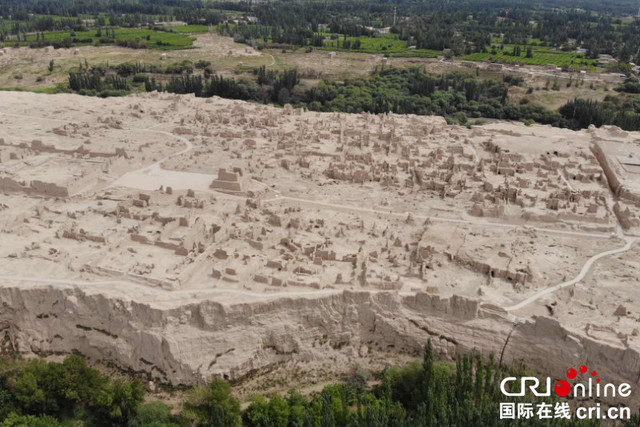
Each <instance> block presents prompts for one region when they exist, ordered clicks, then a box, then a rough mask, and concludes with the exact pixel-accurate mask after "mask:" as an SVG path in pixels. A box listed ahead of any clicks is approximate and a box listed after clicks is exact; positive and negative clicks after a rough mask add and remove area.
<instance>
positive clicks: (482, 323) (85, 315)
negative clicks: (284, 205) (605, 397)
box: [0, 287, 640, 403]
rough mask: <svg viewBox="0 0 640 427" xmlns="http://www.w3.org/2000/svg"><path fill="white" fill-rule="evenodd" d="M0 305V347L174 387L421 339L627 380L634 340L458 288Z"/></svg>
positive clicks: (12, 293)
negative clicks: (237, 299)
mask: <svg viewBox="0 0 640 427" xmlns="http://www.w3.org/2000/svg"><path fill="white" fill-rule="evenodd" d="M0 307H1V308H0V330H1V331H2V334H3V340H2V342H3V345H2V350H3V351H4V352H5V353H13V354H16V353H17V354H22V355H39V356H48V355H52V354H68V353H70V352H73V351H77V352H80V353H82V354H84V355H85V356H87V357H88V358H90V359H91V360H94V361H102V362H105V361H108V362H111V363H114V364H116V365H117V366H120V367H122V368H125V369H131V370H134V371H138V372H140V373H145V374H147V375H148V376H149V378H153V379H155V380H156V381H162V382H171V383H173V384H181V383H182V384H189V383H195V382H200V381H206V380H209V379H211V378H214V377H223V378H226V379H237V378H240V377H242V376H244V375H246V374H249V373H252V372H254V371H256V370H260V369H264V368H268V367H271V366H273V365H276V364H280V363H286V362H290V361H292V362H293V361H295V362H301V363H305V362H309V363H313V362H322V361H329V360H330V361H333V362H334V363H333V364H332V366H343V369H349V368H350V367H352V366H353V365H354V364H355V363H357V362H358V361H359V360H362V359H364V358H366V357H367V355H368V354H371V352H372V351H373V352H375V351H376V350H384V351H390V350H391V351H397V352H401V353H405V354H413V355H416V356H418V355H419V354H420V353H421V351H422V349H423V346H424V344H425V342H426V340H427V339H428V338H431V339H432V342H433V344H434V347H435V350H436V352H437V353H438V354H439V356H440V357H442V358H445V359H454V358H455V357H456V355H458V354H461V353H466V352H469V351H472V350H475V351H478V352H481V353H482V354H485V355H488V354H489V353H493V354H495V355H496V356H497V357H500V355H502V357H503V361H504V362H505V363H511V364H524V365H526V366H528V367H531V368H533V369H536V370H537V371H538V372H539V373H540V374H541V375H545V374H546V375H550V376H552V377H554V378H562V377H563V376H564V373H565V371H566V369H568V368H570V367H575V366H579V365H580V364H583V363H587V362H588V364H589V365H590V366H594V367H597V368H598V372H600V373H601V374H600V377H602V378H606V380H607V381H611V382H614V383H619V382H628V383H631V384H632V385H633V386H634V387H635V386H636V385H637V381H638V372H639V371H640V354H639V353H638V352H637V351H636V350H634V349H630V348H622V347H615V346H613V345H611V344H608V343H602V342H598V341H595V340H593V339H592V338H589V337H586V336H585V335H583V334H581V333H579V332H575V331H570V330H568V329H566V328H565V327H563V326H561V325H560V324H559V323H558V322H557V321H556V320H555V319H551V318H546V317H540V318H537V319H535V320H532V321H526V322H522V323H518V324H516V326H513V323H512V321H511V320H509V319H508V318H507V316H506V314H505V313H504V312H502V311H500V310H499V309H497V308H495V307H491V306H487V305H480V303H479V302H477V301H475V300H471V299H467V298H462V297H457V296H453V297H451V298H443V297H440V296H438V295H431V294H425V293H417V294H415V295H401V294H399V293H397V292H377V293H369V292H349V291H345V292H342V293H336V294H332V295H328V296H327V295H324V296H313V297H282V298H278V299H270V300H262V301H258V302H248V303H235V304H232V305H227V304H221V303H218V302H215V301H211V300H203V301H200V302H189V303H184V304H181V303H172V305H171V307H167V306H166V303H165V305H164V306H163V305H161V304H156V303H139V302H136V301H132V300H130V299H123V298H114V297H108V296H105V295H103V294H100V293H96V292H95V291H93V290H91V291H87V292H85V291H84V290H82V289H80V288H77V287H76V288H71V287H64V288H62V287H38V288H19V287H2V288H0ZM505 344H506V345H505ZM335 362H342V363H335ZM337 369H340V368H337ZM632 397H634V398H635V399H637V398H638V396H637V394H636V396H634V395H632ZM636 403H637V402H636Z"/></svg>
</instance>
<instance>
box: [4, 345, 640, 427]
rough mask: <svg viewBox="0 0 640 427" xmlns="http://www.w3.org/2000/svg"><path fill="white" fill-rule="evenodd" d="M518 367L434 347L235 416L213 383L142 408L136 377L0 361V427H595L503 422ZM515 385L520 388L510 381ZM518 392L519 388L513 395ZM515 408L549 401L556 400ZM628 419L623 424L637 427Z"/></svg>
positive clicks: (556, 421)
mask: <svg viewBox="0 0 640 427" xmlns="http://www.w3.org/2000/svg"><path fill="white" fill-rule="evenodd" d="M522 374H524V371H522V370H514V369H505V368H503V367H501V366H499V365H498V364H497V363H496V362H495V361H494V359H493V358H489V360H488V361H483V360H482V359H481V358H480V356H478V355H473V354H469V355H466V356H463V357H461V358H460V359H459V360H458V362H457V363H456V364H453V363H450V362H438V361H436V360H435V359H434V354H433V349H432V347H431V343H430V342H429V343H427V345H426V346H425V353H424V357H423V359H422V360H416V361H414V362H411V363H409V364H407V365H406V366H404V367H391V368H389V369H387V370H385V371H384V372H382V373H381V374H380V377H379V380H378V381H375V382H370V381H369V380H370V379H369V378H368V375H367V374H366V373H363V372H361V371H356V372H355V373H354V374H353V375H351V376H350V377H348V378H346V379H345V381H344V382H342V383H337V384H332V385H328V386H326V387H325V388H324V389H323V390H322V391H321V392H317V393H313V394H311V395H310V396H304V395H302V394H300V393H298V392H297V391H295V390H291V391H289V392H288V393H287V394H286V396H282V395H281V394H278V393H274V394H270V395H267V396H265V395H256V396H254V397H253V399H252V400H251V403H250V405H249V406H248V407H247V408H246V409H245V410H244V411H241V409H240V404H239V402H238V401H237V400H236V399H235V398H234V397H233V396H232V387H231V386H230V385H229V384H228V383H226V382H224V381H222V380H214V381H212V382H211V383H210V384H208V385H199V386H194V387H192V388H191V389H190V390H188V391H187V393H186V395H185V397H184V403H183V405H182V409H181V410H180V412H176V411H172V408H171V407H170V406H168V405H166V404H164V403H161V402H150V403H144V397H145V394H146V391H145V389H144V388H143V387H142V385H141V383H140V382H139V381H137V380H128V379H124V378H109V377H107V376H105V375H103V374H101V373H100V372H98V371H96V370H95V369H92V368H89V367H88V366H87V364H86V362H85V361H84V359H83V358H82V357H80V356H69V357H67V359H65V360H64V362H62V363H54V362H44V361H42V360H32V361H29V362H25V361H21V360H10V359H3V360H1V361H0V426H3V427H9V426H12V427H14V426H15V427H18V426H20V427H24V426H26V427H41V426H42V427H45V426H47V427H50V426H53V427H56V426H77V427H81V426H105V427H106V426H130V427H143V426H144V427H187V426H190V427H196V426H198V427H199V426H202V427H204V426H207V427H234V426H236V427H241V426H243V425H244V426H248V427H271V426H277V427H333V426H336V427H387V426H396V427H409V426H411V427H432V426H433V427H436V426H437V427H440V426H461V427H462V426H464V427H468V426H499V425H514V426H554V427H555V426H558V427H560V426H597V425H599V424H598V422H597V421H576V420H567V419H562V418H552V419H539V418H537V417H533V418H530V419H528V420H526V419H520V420H508V421H502V420H500V416H499V405H498V402H505V401H507V400H506V398H505V397H504V396H503V395H502V393H501V392H500V389H499V384H500V381H501V380H502V378H504V377H505V376H507V375H515V376H518V375H522ZM514 384H516V383H515V382H514ZM512 391H515V390H512ZM513 402H520V403H526V402H528V403H541V402H545V403H547V404H554V400H553V398H545V400H540V401H535V400H530V398H529V397H521V398H516V400H513ZM638 422H639V420H638V419H637V417H634V419H633V420H631V421H629V422H627V423H626V424H625V425H627V426H630V427H631V426H637V425H639V424H638Z"/></svg>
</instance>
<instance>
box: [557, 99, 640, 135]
mask: <svg viewBox="0 0 640 427" xmlns="http://www.w3.org/2000/svg"><path fill="white" fill-rule="evenodd" d="M560 114H562V116H563V117H565V118H566V119H567V120H569V121H570V123H571V125H572V126H573V127H579V128H585V127H588V126H589V125H591V124H593V125H595V126H602V125H615V126H619V127H620V128H622V129H625V130H640V97H638V96H634V97H623V96H619V97H615V96H611V95H609V96H607V97H605V99H604V101H602V102H599V101H592V100H588V99H579V98H578V99H574V100H572V101H569V102H568V103H567V104H565V105H564V106H562V107H561V108H560Z"/></svg>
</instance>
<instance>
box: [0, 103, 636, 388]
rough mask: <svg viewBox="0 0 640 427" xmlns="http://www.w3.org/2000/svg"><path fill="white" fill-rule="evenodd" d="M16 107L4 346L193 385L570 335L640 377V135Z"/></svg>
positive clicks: (4, 112) (535, 352)
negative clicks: (423, 349) (427, 345)
mask: <svg viewBox="0 0 640 427" xmlns="http://www.w3.org/2000/svg"><path fill="white" fill-rule="evenodd" d="M0 96H1V99H2V102H0V190H1V191H2V193H1V196H0V226H1V229H0V233H1V234H0V236H1V237H0V238H1V239H2V242H3V244H2V245H0V266H1V269H0V283H1V284H2V287H1V288H0V301H2V303H3V311H2V312H1V313H0V320H2V322H4V323H3V325H6V327H5V328H4V329H3V331H4V333H5V336H7V337H9V339H7V340H5V341H4V344H3V345H4V347H5V349H7V348H9V347H11V349H12V350H14V351H19V352H22V353H34V354H44V355H50V354H58V353H64V352H70V351H73V350H78V351H81V352H83V353H85V354H87V355H89V356H93V357H94V358H100V357H101V358H105V359H110V360H113V361H116V363H118V364H120V365H122V366H126V367H129V368H132V369H134V370H138V371H144V372H147V373H149V375H150V376H151V377H153V378H157V379H159V380H162V381H172V382H189V381H195V380H198V379H202V378H211V377H215V376H225V377H229V378H237V377H240V376H242V375H244V374H246V373H248V372H251V371H253V370H256V369H261V368H264V367H267V366H270V365H274V364H278V363H289V362H304V363H309V364H313V363H327V361H333V362H335V361H346V362H347V363H349V362H351V361H353V360H356V359H366V358H372V357H374V356H373V354H374V352H373V351H372V350H374V349H376V348H378V349H379V350H380V351H397V352H400V353H402V352H405V353H411V352H416V351H418V350H419V349H420V346H421V345H422V344H423V343H424V340H425V339H426V338H428V337H432V338H434V339H435V340H436V341H437V345H436V350H437V351H438V352H439V353H440V355H442V356H444V357H453V356H454V355H455V354H457V353H458V352H460V351H463V350H473V349H476V350H479V351H481V352H493V353H496V354H497V353H500V352H501V351H502V352H503V354H504V355H505V357H507V358H508V359H509V360H512V361H526V362H527V363H528V364H530V365H533V366H535V367H539V368H540V369H543V370H544V369H548V370H550V371H552V372H553V373H559V374H561V373H562V372H561V371H562V369H563V368H564V364H561V363H560V364H558V363H556V364H555V366H552V365H551V364H550V362H549V360H548V358H549V355H548V353H549V352H550V351H551V350H550V349H549V348H548V345H556V344H558V342H565V343H566V342H567V341H571V343H570V345H568V347H569V348H568V349H567V348H565V349H564V350H562V351H561V350H557V351H558V352H561V354H558V355H557V357H559V358H561V359H562V358H563V359H564V360H566V361H567V363H568V362H573V361H574V360H582V359H581V358H582V357H585V355H587V356H588V357H590V358H591V359H590V361H591V360H596V361H597V360H599V359H598V358H601V359H602V360H607V361H608V364H607V366H606V367H605V366H603V367H602V368H601V369H602V370H603V371H605V372H606V370H607V369H609V370H610V371H611V372H610V373H611V375H612V376H613V377H615V378H617V379H618V380H622V379H625V378H630V377H631V376H632V375H635V374H637V369H638V366H640V337H639V332H638V329H639V328H640V326H639V325H638V322H639V321H640V305H639V304H638V293H637V287H638V285H639V281H640V276H639V275H638V272H639V271H640V266H639V265H638V250H639V249H638V245H637V243H636V239H637V236H640V134H638V133H633V132H623V131H621V130H619V129H617V128H609V127H602V128H600V129H595V128H592V129H589V130H585V131H580V132H575V131H570V130H564V129H558V128H551V127H547V126H539V125H533V126H525V125H523V124H521V123H508V122H497V121H496V122H491V123H488V124H484V125H482V126H471V127H469V128H467V127H462V126H452V125H447V123H446V122H445V120H444V119H443V118H441V117H420V116H398V115H393V114H388V115H372V114H366V113H363V114H345V113H316V112H308V111H303V110H301V109H296V108H292V107H291V106H289V105H287V106H285V108H283V109H282V108H275V107H270V106H265V105H259V104H252V103H246V102H241V101H231V100H224V99H220V98H211V99H206V100H205V99H199V98H194V97H192V96H180V95H168V94H157V93H150V94H144V95H135V96H130V97H126V98H111V99H99V98H90V97H81V96H76V95H56V96H55V97H53V96H47V95H38V94H32V93H19V92H13V93H12V92H2V94H1V95H0ZM514 331H517V332H515V333H514ZM512 334H513V336H512ZM507 336H511V340H512V343H511V344H510V345H511V346H512V348H511V349H510V350H507V351H505V348H506V344H505V339H506V337H507ZM568 336H572V337H573V338H572V339H571V340H569V339H568V338H567V337H568ZM134 337H135V338H134ZM536 340H537V342H536ZM554 340H556V341H554ZM105 354H106V356H105ZM214 355H215V356H214ZM611 360H614V361H617V362H618V364H617V365H616V364H612V363H611V362H610V361H611ZM330 365H331V363H330V364H329V365H328V366H330ZM336 369H340V368H336ZM556 370H557V371H558V372H555V371H556ZM633 380H634V381H635V380H636V379H635V378H633Z"/></svg>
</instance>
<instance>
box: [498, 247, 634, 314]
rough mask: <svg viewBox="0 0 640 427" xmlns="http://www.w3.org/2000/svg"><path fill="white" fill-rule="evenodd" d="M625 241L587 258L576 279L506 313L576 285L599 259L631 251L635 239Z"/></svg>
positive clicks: (526, 300)
mask: <svg viewBox="0 0 640 427" xmlns="http://www.w3.org/2000/svg"><path fill="white" fill-rule="evenodd" d="M624 239H625V240H626V242H627V243H626V244H625V245H624V246H623V247H621V248H618V249H611V250H609V251H604V252H600V253H599V254H596V255H594V256H592V257H591V258H589V259H588V260H587V262H586V263H585V264H584V265H583V266H582V269H581V270H580V272H579V273H578V275H577V276H576V277H574V278H573V279H571V280H568V281H566V282H563V283H560V284H559V285H555V286H551V287H549V288H546V289H543V290H542V291H540V292H537V293H535V294H533V295H531V296H530V297H529V298H527V299H525V300H523V301H520V302H519V303H518V304H515V305H512V306H511V307H505V308H504V309H505V310H507V311H514V310H519V309H521V308H523V307H525V306H527V305H529V304H531V303H532V302H534V301H537V300H539V299H540V298H542V297H544V296H546V295H550V294H552V293H554V292H556V291H558V290H560V289H563V288H566V287H567V286H571V285H575V284H576V283H578V282H579V281H580V280H582V279H584V277H585V276H586V275H587V273H589V270H590V269H591V266H593V264H594V263H595V262H596V261H598V260H599V259H601V258H604V257H607V256H610V255H616V254H621V253H623V252H626V251H628V250H629V249H631V246H633V243H634V242H635V241H636V239H635V238H632V237H625V238H624Z"/></svg>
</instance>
